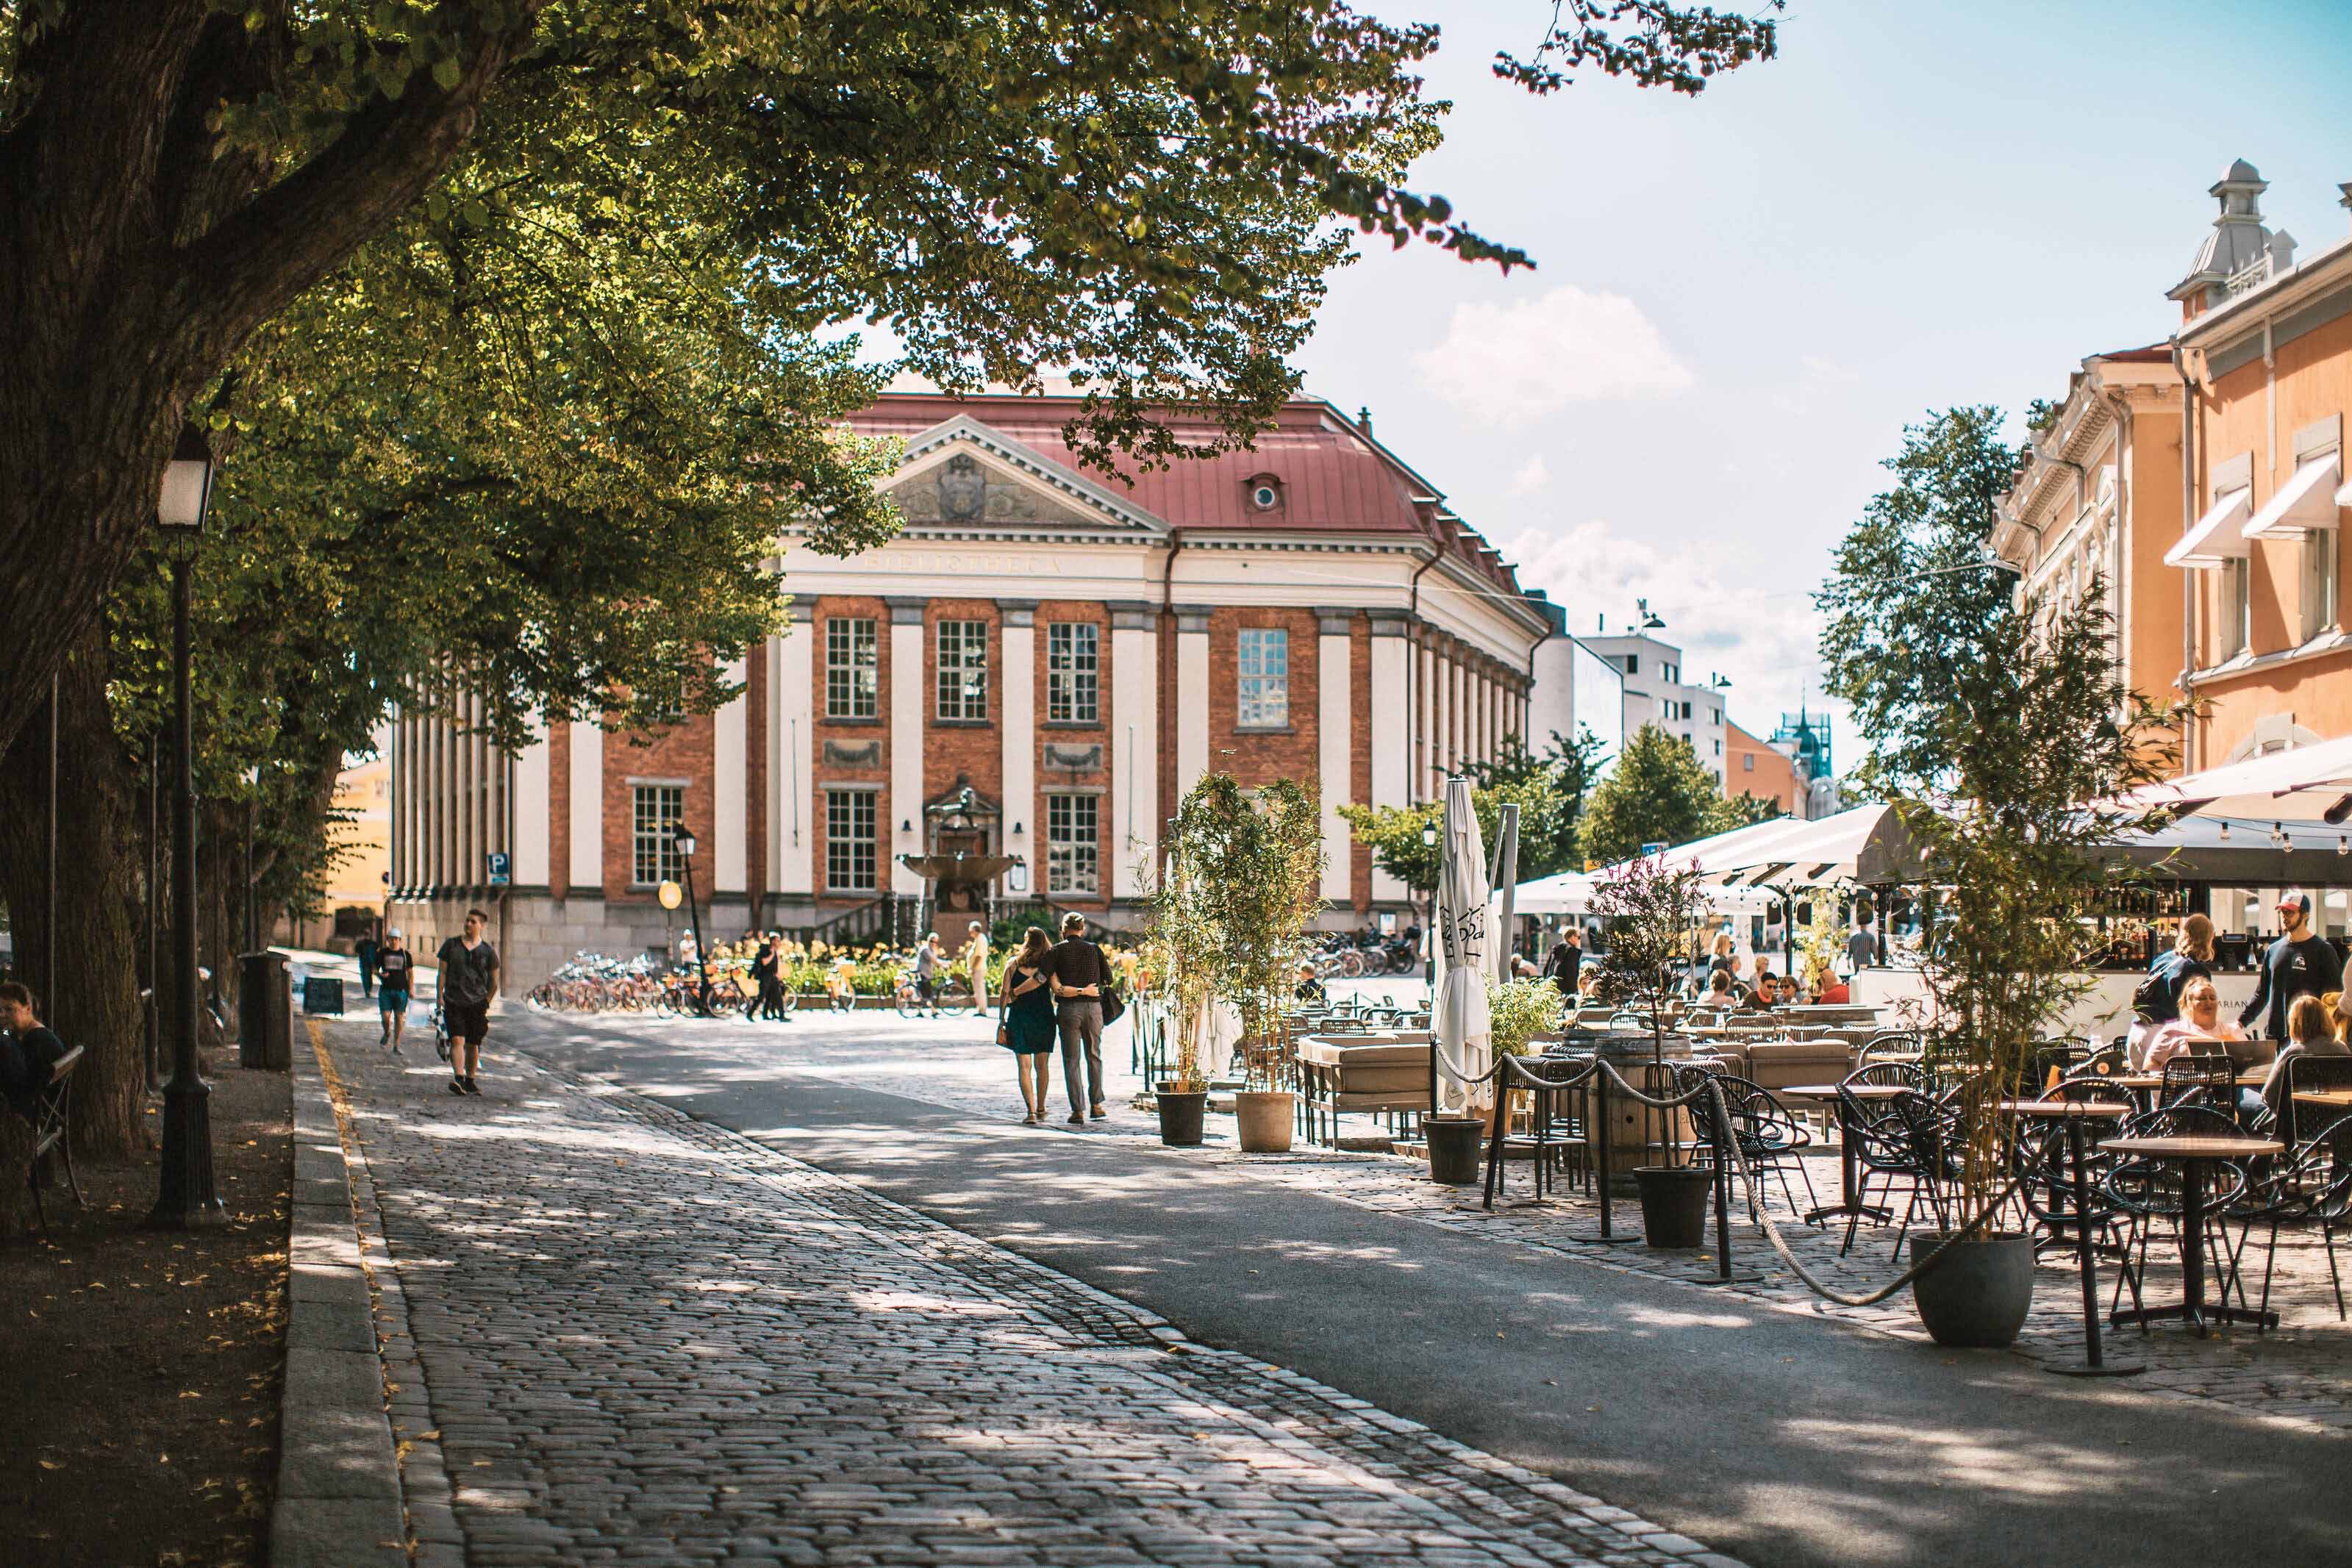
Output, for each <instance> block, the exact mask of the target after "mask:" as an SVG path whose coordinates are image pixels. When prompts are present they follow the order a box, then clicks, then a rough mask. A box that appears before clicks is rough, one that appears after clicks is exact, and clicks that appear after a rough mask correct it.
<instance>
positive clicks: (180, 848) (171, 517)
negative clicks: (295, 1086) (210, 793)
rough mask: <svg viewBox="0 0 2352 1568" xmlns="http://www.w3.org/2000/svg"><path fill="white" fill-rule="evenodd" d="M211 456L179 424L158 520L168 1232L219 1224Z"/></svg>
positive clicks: (164, 1203) (159, 1212) (163, 1219)
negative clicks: (204, 743) (195, 563)
mask: <svg viewBox="0 0 2352 1568" xmlns="http://www.w3.org/2000/svg"><path fill="white" fill-rule="evenodd" d="M212 494H213V455H212V449H211V447H210V446H208V445H207V444H205V434H204V432H203V431H201V430H199V429H197V428H196V427H195V426H194V425H193V424H192V425H189V426H188V427H187V428H186V429H184V430H183V431H181V433H180V439H179V443H178V444H176V445H175V446H173V448H172V461H171V463H170V465H167V466H166V467H165V468H164V470H163V494H162V496H161V497H159V498H158V500H157V502H156V506H155V523H156V526H157V527H158V528H162V529H163V531H164V532H165V533H166V534H168V535H170V536H171V537H172V538H173V539H174V540H175V541H177V542H176V547H175V548H174V549H173V552H172V712H173V739H172V947H173V954H172V956H173V975H172V1009H171V1012H170V1015H169V1029H170V1033H171V1038H172V1077H171V1080H170V1082H166V1083H165V1084H164V1085H163V1164H162V1168H161V1174H160V1177H159V1179H158V1182H157V1188H158V1190H157V1193H156V1197H155V1207H154V1209H153V1211H152V1212H151V1213H150V1214H149V1215H148V1216H147V1223H148V1224H150V1225H152V1226H156V1227H159V1228H166V1229H173V1230H185V1229H192V1228H197V1227H202V1226H212V1225H220V1224H224V1223H226V1220H227V1218H228V1215H227V1212H226V1210H225V1209H223V1208H222V1207H221V1200H220V1197H219V1195H218V1194H217V1193H215V1191H214V1190H213V1124H212V1105H211V1098H212V1086H211V1085H210V1084H208V1083H206V1082H205V1080H204V1073H203V1070H202V1068H201V1066H200V1065H199V1063H198V1061H197V1059H196V1012H197V1002H196V785H195V746H194V732H193V719H192V717H191V707H192V704H191V703H190V701H189V695H188V567H189V561H188V556H189V552H190V550H191V549H192V548H193V544H194V540H195V539H196V538H200V537H201V536H202V535H203V533H204V528H205V508H206V507H209V506H211V504H212Z"/></svg>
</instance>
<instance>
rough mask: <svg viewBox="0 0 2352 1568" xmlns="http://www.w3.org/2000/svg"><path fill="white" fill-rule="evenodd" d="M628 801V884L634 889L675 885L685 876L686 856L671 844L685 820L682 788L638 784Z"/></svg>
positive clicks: (630, 793)
mask: <svg viewBox="0 0 2352 1568" xmlns="http://www.w3.org/2000/svg"><path fill="white" fill-rule="evenodd" d="M629 795H630V800H629V840H630V844H631V847H632V849H633V850H634V851H635V853H634V854H632V855H631V856H630V860H629V881H630V882H631V883H634V884H635V885H636V886H638V887H652V886H655V885H656V884H657V883H665V882H676V881H677V880H678V879H679V878H680V877H682V876H684V875H685V874H686V857H685V856H683V855H681V854H679V853H678V852H677V843H676V842H675V839H676V837H677V825H678V824H679V823H680V822H683V821H686V786H685V785H683V784H639V785H636V786H635V787H633V788H632V789H630V791H629Z"/></svg>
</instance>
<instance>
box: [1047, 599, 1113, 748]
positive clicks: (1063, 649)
mask: <svg viewBox="0 0 2352 1568" xmlns="http://www.w3.org/2000/svg"><path fill="white" fill-rule="evenodd" d="M1101 637H1102V632H1101V630H1100V629H1099V628H1098V627H1097V626H1096V625H1095V623H1094V622H1091V621H1055V622H1050V623H1048V624H1047V626H1046V628H1045V719H1046V722H1047V723H1049V724H1095V723H1097V722H1099V721H1100V719H1101V717H1102V699H1101V689H1102V688H1101V677H1102V657H1101V652H1102V643H1101Z"/></svg>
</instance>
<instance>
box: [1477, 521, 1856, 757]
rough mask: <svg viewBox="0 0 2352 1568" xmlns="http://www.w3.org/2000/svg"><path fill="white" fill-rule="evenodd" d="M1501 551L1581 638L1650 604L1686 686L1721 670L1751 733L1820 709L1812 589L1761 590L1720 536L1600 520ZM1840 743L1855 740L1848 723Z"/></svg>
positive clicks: (1528, 535)
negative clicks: (1641, 531) (1600, 622)
mask: <svg viewBox="0 0 2352 1568" xmlns="http://www.w3.org/2000/svg"><path fill="white" fill-rule="evenodd" d="M1501 548H1502V550H1503V554H1504V555H1505V557H1506V558H1507V559H1509V560H1511V561H1512V562H1513V563H1514V564H1515V565H1517V568H1518V574H1519V582H1520V584H1521V585H1522V586H1523V587H1527V588H1540V589H1542V590H1543V591H1545V592H1547V593H1549V595H1550V596H1551V597H1552V600H1553V601H1554V602H1556V603H1559V604H1560V605H1563V606H1565V607H1566V609H1567V612H1568V630H1569V632H1570V634H1572V635H1574V636H1579V637H1590V636H1592V635H1594V634H1595V632H1596V631H1597V630H1598V628H1597V626H1596V624H1595V621H1596V617H1599V616H1602V615H1605V616H1607V617H1608V619H1609V631H1610V632H1612V633H1621V634H1622V632H1625V631H1627V630H1628V629H1629V628H1630V625H1631V622H1632V621H1633V613H1634V609H1633V603H1634V601H1635V600H1637V599H1646V600H1648V601H1650V609H1651V610H1652V612H1654V613H1655V614H1656V615H1657V616H1658V617H1659V619H1661V620H1663V621H1664V622H1665V623H1666V629H1665V630H1664V632H1657V633H1655V635H1656V636H1657V637H1659V638H1660V639H1661V640H1662V641H1664V642H1666V643H1671V644H1674V645H1675V646H1677V647H1679V648H1681V649H1682V650H1683V679H1684V680H1685V681H1687V682H1689V683H1691V684H1692V685H1704V684H1706V681H1707V680H1708V678H1709V677H1710V676H1712V675H1713V674H1717V673H1718V672H1719V673H1721V674H1723V675H1725V676H1726V677H1727V678H1728V679H1729V680H1730V681H1731V683H1732V685H1731V686H1730V688H1729V689H1728V690H1727V691H1726V692H1725V693H1724V694H1723V695H1724V711H1725V712H1726V714H1727V716H1729V717H1731V718H1732V719H1733V720H1735V721H1737V722H1738V725H1739V726H1740V727H1741V728H1743V729H1746V730H1747V731H1748V732H1749V733H1750V734H1752V735H1759V736H1764V737H1769V736H1770V735H1771V733H1772V729H1773V727H1774V726H1775V725H1777V724H1778V723H1779V722H1780V715H1781V714H1782V713H1783V712H1788V713H1794V712H1796V711H1797V706H1798V704H1799V703H1800V702H1803V703H1805V704H1807V705H1808V706H1811V708H1812V709H1813V711H1815V712H1817V713H1818V712H1820V711H1821V710H1822V706H1823V702H1822V685H1821V673H1820V664H1819V657H1818V652H1819V646H1820V641H1821V616H1820V614H1819V613H1818V612H1816V611H1815V610H1814V609H1813V603H1812V596H1811V593H1810V592H1805V591H1795V592H1790V591H1764V590H1759V589H1758V588H1757V587H1755V586H1754V585H1753V583H1752V581H1751V580H1750V578H1751V574H1750V573H1749V572H1748V571H1747V570H1743V569H1744V568H1745V567H1746V566H1747V565H1748V563H1747V562H1744V561H1742V560H1741V559H1738V557H1737V556H1735V555H1733V554H1732V553H1730V552H1727V550H1726V549H1725V548H1724V546H1723V544H1722V542H1721V541H1720V540H1715V539H1703V538H1675V537H1672V536H1660V537H1644V538H1629V537H1627V536H1626V535H1624V534H1621V533H1619V532H1618V531H1617V530H1616V529H1614V528H1612V527H1611V526H1610V525H1609V524H1608V523H1606V522H1601V521H1598V520H1593V521H1587V522H1582V523H1576V524H1571V525H1568V526H1565V527H1560V528H1525V529H1522V530H1520V531H1519V532H1518V533H1517V535H1516V536H1514V537H1513V538H1510V539H1508V540H1507V541H1506V542H1504V543H1503V544H1502V547H1501ZM1834 708H1835V705H1832V709H1833V711H1834ZM1837 739H1838V741H1839V742H1840V743H1841V745H1843V744H1845V743H1846V742H1847V741H1848V740H1849V736H1848V733H1847V732H1846V731H1845V730H1844V729H1843V727H1840V729H1839V732H1838V735H1837ZM1839 760H1840V764H1841V766H1843V765H1844V763H1845V762H1846V761H1847V760H1848V759H1847V758H1843V757H1842V758H1840V759H1839Z"/></svg>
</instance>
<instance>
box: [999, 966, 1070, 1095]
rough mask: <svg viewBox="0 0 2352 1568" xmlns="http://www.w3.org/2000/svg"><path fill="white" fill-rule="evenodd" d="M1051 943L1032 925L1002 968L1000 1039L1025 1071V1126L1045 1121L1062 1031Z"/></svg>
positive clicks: (1023, 1087) (1022, 1092)
mask: <svg viewBox="0 0 2352 1568" xmlns="http://www.w3.org/2000/svg"><path fill="white" fill-rule="evenodd" d="M1053 946H1054V944H1053V942H1052V941H1051V940H1050V939H1049V938H1048V937H1047V936H1046V935H1045V932H1044V931H1043V930H1042V929H1041V928H1039V927H1037V926H1034V925H1032V926H1031V927H1029V934H1028V935H1027V936H1024V937H1023V938H1022V941H1021V951H1019V952H1018V953H1015V954H1014V955H1013V961H1012V962H1011V963H1009V964H1007V965H1005V966H1004V986H1003V994H1002V996H1001V998H1000V1003H1001V1005H1002V1006H1003V1009H1004V1010H1003V1026H1002V1028H1001V1029H1000V1030H998V1034H997V1039H998V1040H1000V1041H1001V1042H1002V1043H1003V1046H1004V1048H1005V1049H1006V1050H1007V1051H1011V1052H1013V1061H1014V1063H1015V1064H1016V1065H1017V1066H1018V1068H1019V1070H1020V1072H1021V1104H1022V1107H1023V1109H1024V1110H1025V1111H1026V1112H1027V1114H1026V1115H1024V1116H1023V1117H1022V1118H1021V1121H1022V1124H1023V1125H1024V1126H1030V1127H1036V1126H1043V1125H1044V1124H1045V1084H1046V1081H1047V1076H1048V1074H1049V1073H1050V1072H1051V1071H1052V1070H1053V1065H1054V1045H1055V1040H1056V1039H1057V1032H1058V1031H1057V1028H1056V1025H1055V1021H1054V995H1053V991H1052V988H1050V987H1049V986H1048V985H1047V984H1046V976H1045V955H1046V954H1047V953H1048V952H1050V951H1051V950H1052V948H1053Z"/></svg>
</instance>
